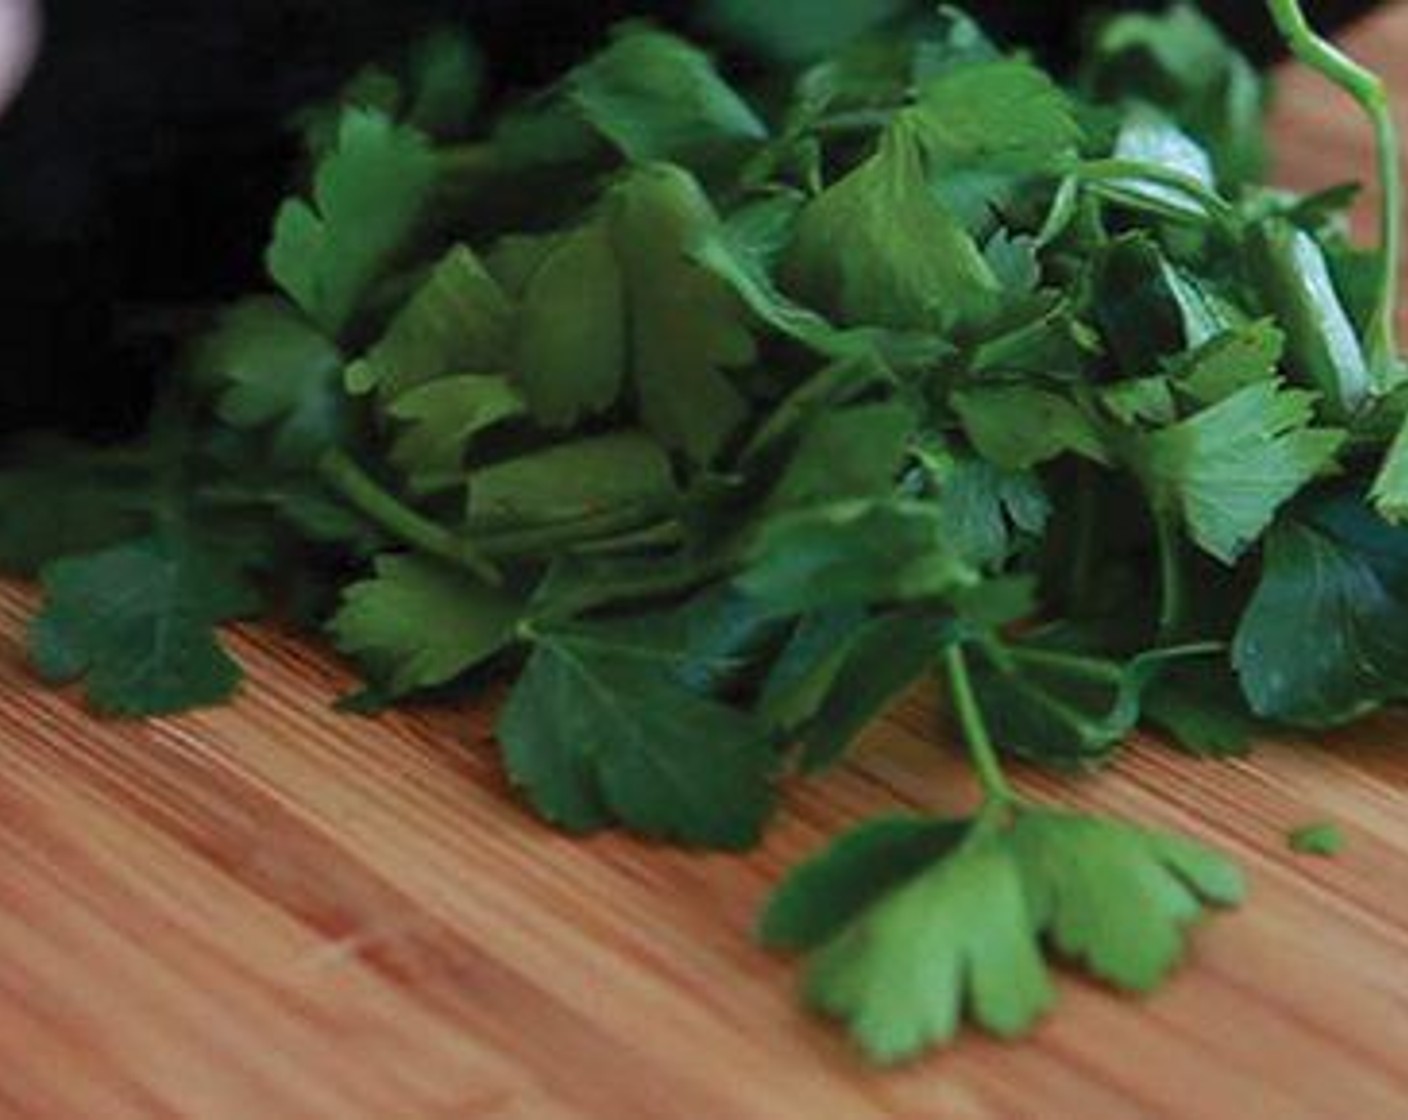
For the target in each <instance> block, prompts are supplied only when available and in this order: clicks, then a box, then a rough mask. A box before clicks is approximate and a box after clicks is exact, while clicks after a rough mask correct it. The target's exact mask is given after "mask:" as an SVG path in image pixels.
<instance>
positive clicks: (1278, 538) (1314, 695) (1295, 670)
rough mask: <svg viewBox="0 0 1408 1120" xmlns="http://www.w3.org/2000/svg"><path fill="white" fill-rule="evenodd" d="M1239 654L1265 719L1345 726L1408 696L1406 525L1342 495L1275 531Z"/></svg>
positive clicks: (1247, 687) (1248, 688) (1248, 689)
mask: <svg viewBox="0 0 1408 1120" xmlns="http://www.w3.org/2000/svg"><path fill="white" fill-rule="evenodd" d="M1233 659H1234V663H1235V665H1236V668H1237V673H1238V676H1239V677H1240V678H1241V682H1242V688H1243V691H1244V692H1245V693H1246V695H1247V699H1248V700H1249V701H1250V703H1251V706H1252V709H1253V710H1254V711H1255V712H1256V713H1257V714H1258V715H1260V716H1263V717H1265V718H1267V719H1273V720H1276V721H1278V722H1282V723H1290V724H1295V725H1299V726H1308V727H1325V726H1330V725H1334V724H1339V723H1345V722H1347V721H1349V720H1351V719H1353V718H1354V717H1356V716H1359V715H1362V714H1363V713H1365V712H1367V711H1370V710H1372V709H1373V708H1375V707H1377V706H1378V705H1379V704H1381V703H1383V702H1384V701H1386V700H1391V699H1395V698H1398V697H1402V696H1405V695H1408V530H1404V529H1400V528H1395V527H1394V526H1392V525H1389V524H1388V523H1386V522H1384V521H1382V520H1380V519H1379V518H1378V517H1377V516H1376V515H1375V514H1374V512H1373V511H1372V510H1371V509H1370V508H1368V507H1367V506H1366V505H1364V503H1363V502H1362V501H1361V500H1360V499H1359V498H1358V497H1357V496H1356V495H1352V494H1340V495H1334V496H1330V497H1327V498H1324V499H1321V500H1316V501H1314V502H1311V503H1309V504H1307V505H1305V506H1304V507H1303V508H1300V509H1297V510H1296V511H1294V513H1293V514H1292V516H1289V517H1287V518H1285V519H1284V520H1282V522H1281V523H1280V524H1278V525H1276V526H1275V527H1274V528H1273V529H1272V530H1271V532H1270V534H1269V535H1268V536H1267V540H1266V552H1265V561H1264V564H1263V569H1262V575H1261V582H1260V584H1259V585H1258V587H1257V589H1256V591H1255V593H1254V594H1253V595H1252V598H1251V602H1250V603H1249V604H1248V605H1247V609H1246V613H1245V614H1244V616H1243V617H1242V621H1241V624H1240V626H1239V627H1238V630H1237V637H1236V641H1235V644H1234V646H1233Z"/></svg>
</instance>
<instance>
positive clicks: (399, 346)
mask: <svg viewBox="0 0 1408 1120" xmlns="http://www.w3.org/2000/svg"><path fill="white" fill-rule="evenodd" d="M512 322H513V307H512V304H511V303H510V302H509V300H508V297H507V296H506V295H505V294H504V292H503V291H502V289H500V287H499V285H498V283H497V282H496V281H495V280H494V279H493V277H491V276H490V275H489V273H488V272H487V271H486V270H485V268H484V265H483V263H482V262H481V261H480V260H479V258H478V256H476V255H475V253H474V251H473V250H472V249H469V248H466V247H465V246H463V245H459V246H456V247H455V248H453V249H451V250H450V251H449V252H448V253H446V254H445V256H444V257H443V258H441V260H440V261H439V262H438V263H437V264H436V265H435V267H434V269H433V270H432V271H431V273H430V275H429V277H428V278H427V279H426V280H425V282H424V283H423V284H422V285H421V286H420V288H419V289H418V290H417V291H416V293H415V294H414V295H413V296H412V297H411V298H410V300H409V301H408V302H407V303H406V305H405V306H404V307H403V308H402V309H401V310H400V312H399V313H398V314H397V315H396V317H395V318H394V319H392V321H391V325H390V326H389V327H388V328H387V330H386V334H385V335H384V336H383V337H382V339H381V340H380V341H379V342H378V343H377V344H376V345H375V346H373V347H372V348H371V349H370V350H369V351H368V352H367V353H366V355H365V356H363V357H362V358H360V359H359V360H358V361H356V362H354V363H352V365H351V366H349V367H348V370H347V386H348V388H349V389H350V390H351V391H352V392H353V393H358V394H364V393H371V392H373V391H374V392H376V393H377V395H378V396H379V398H380V399H381V400H383V401H394V400H396V398H398V397H399V396H400V395H401V394H403V393H406V392H409V391H410V390H411V389H415V388H418V387H419V386H422V385H424V384H426V383H427V382H431V381H434V380H436V379H437V378H441V377H449V376H452V375H458V374H486V375H492V374H507V373H508V372H509V370H508V369H507V368H506V367H507V364H508V362H507V358H506V354H507V352H508V349H509V341H510V338H511V333H510V331H511V327H512Z"/></svg>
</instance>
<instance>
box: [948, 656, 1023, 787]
mask: <svg viewBox="0 0 1408 1120" xmlns="http://www.w3.org/2000/svg"><path fill="white" fill-rule="evenodd" d="M944 666H945V668H946V669H947V670H948V684H949V689H950V690H951V691H952V693H953V705H954V708H955V710H956V711H957V713H958V722H959V726H960V727H962V729H963V737H964V739H965V740H967V744H968V753H969V756H970V757H971V758H972V760H973V767H974V769H975V770H977V772H978V781H979V782H980V783H981V784H982V787H983V795H984V797H986V799H987V801H988V803H989V804H990V805H1010V804H1011V803H1012V802H1014V801H1016V800H1017V794H1016V791H1014V790H1013V789H1012V786H1011V784H1010V783H1009V782H1008V781H1007V775H1006V774H1005V773H1004V772H1003V769H1002V762H1001V760H1000V759H999V758H998V754H997V746H996V744H994V743H993V741H992V736H991V735H990V734H989V733H988V724H987V720H986V719H984V718H983V709H982V707H981V706H980V705H979V703H978V697H977V694H976V693H974V691H973V678H972V677H971V676H970V675H969V673H968V659H967V658H966V657H965V656H964V655H963V649H962V647H961V646H958V645H951V646H949V647H948V649H946V650H944Z"/></svg>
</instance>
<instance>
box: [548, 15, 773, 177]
mask: <svg viewBox="0 0 1408 1120" xmlns="http://www.w3.org/2000/svg"><path fill="white" fill-rule="evenodd" d="M566 84H567V89H568V91H569V92H568V95H569V96H570V98H571V100H572V103H573V105H574V106H576V108H577V110H578V111H579V112H580V113H581V114H582V116H583V117H585V118H586V119H587V120H588V121H589V122H591V124H592V127H594V128H595V129H596V130H597V131H598V132H600V133H601V134H602V135H603V136H605V137H606V138H607V139H608V140H610V141H611V143H612V144H614V145H615V146H616V147H617V148H618V149H620V151H621V153H622V154H623V155H625V156H626V157H627V158H628V159H631V160H635V161H637V162H640V163H649V162H652V161H656V160H672V161H675V162H680V163H689V162H691V160H692V159H701V158H707V157H708V156H709V155H711V154H715V153H717V152H718V151H719V149H720V148H724V149H727V148H728V147H729V146H732V145H736V144H738V143H740V142H741V143H748V142H757V141H761V140H763V139H765V138H766V137H767V127H766V126H765V125H764V124H763V122H762V121H761V120H760V119H759V118H758V116H757V114H756V113H754V112H753V110H752V109H750V108H749V107H748V105H747V103H746V102H745V101H744V100H743V99H742V98H741V97H739V96H738V94H737V93H735V92H734V91H733V90H732V89H731V88H730V87H729V86H728V85H727V84H725V82H724V80H723V79H722V78H721V77H720V76H719V74H718V71H716V70H715V69H714V66H713V64H712V63H711V62H710V61H709V58H708V56H707V55H705V54H704V53H703V52H702V51H700V50H698V49H697V48H695V47H693V46H691V45H690V44H689V43H687V42H686V41H684V40H683V39H680V38H678V37H676V36H674V35H670V34H667V33H665V32H663V31H656V30H653V29H651V28H649V27H644V26H640V25H627V26H626V27H625V28H623V29H621V30H620V31H618V32H617V35H616V39H615V41H614V42H613V43H612V44H611V45H610V46H609V47H608V48H607V49H606V50H604V51H603V52H602V53H601V54H599V55H597V56H596V57H595V58H593V59H591V60H590V61H589V62H587V63H585V64H583V65H582V66H579V67H578V68H577V69H576V70H574V71H573V72H572V73H571V74H570V75H569V76H568V78H567V83H566Z"/></svg>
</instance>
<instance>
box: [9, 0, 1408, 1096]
mask: <svg viewBox="0 0 1408 1120" xmlns="http://www.w3.org/2000/svg"><path fill="white" fill-rule="evenodd" d="M1355 45H1356V47H1357V49H1359V50H1360V51H1361V53H1363V54H1365V55H1367V56H1368V57H1370V58H1371V59H1372V60H1373V61H1376V62H1377V63H1379V64H1381V65H1385V64H1393V63H1394V61H1395V60H1404V62H1399V63H1398V64H1397V66H1396V69H1398V71H1399V72H1400V73H1401V74H1402V76H1403V85H1404V88H1405V89H1408V65H1405V62H1408V7H1405V6H1403V5H1395V6H1394V8H1393V9H1392V10H1391V11H1389V12H1388V13H1386V14H1385V15H1384V16H1383V17H1380V18H1379V19H1378V20H1377V21H1375V22H1374V23H1372V24H1370V25H1368V26H1366V27H1365V28H1363V29H1361V31H1360V33H1359V34H1358V35H1357V36H1356V38H1355ZM1391 68H1392V67H1391ZM1278 131H1279V134H1280V136H1281V139H1282V152H1283V154H1284V168H1283V177H1284V179H1285V180H1286V181H1288V182H1294V183H1295V184H1297V185H1300V186H1311V185H1316V184H1321V183H1324V182H1326V181H1334V180H1339V179H1342V178H1345V177H1346V176H1347V174H1349V173H1351V172H1352V173H1356V174H1357V173H1361V172H1362V171H1363V170H1364V168H1365V160H1366V151H1367V140H1366V137H1365V136H1364V135H1363V133H1362V130H1361V129H1360V128H1359V127H1358V125H1357V123H1354V118H1353V117H1352V116H1351V114H1350V111H1349V109H1348V107H1347V106H1346V105H1345V104H1344V103H1343V101H1342V100H1341V99H1339V98H1338V97H1336V96H1334V95H1332V94H1330V93H1328V92H1327V91H1326V90H1325V88H1324V86H1323V85H1322V84H1321V83H1319V82H1317V81H1314V80H1311V79H1309V78H1307V77H1305V76H1296V77H1293V78H1291V79H1289V80H1288V81H1287V83H1286V88H1285V94H1284V101H1283V106H1282V111H1281V117H1280V126H1279V130H1278ZM31 607H32V594H31V593H30V592H29V591H27V590H25V589H23V588H19V587H15V586H4V587H0V1116H3V1117H5V1118H7V1120H11V1118H12V1120H48V1118H53V1120H159V1118H166V1117H182V1118H198V1120H302V1118H305V1117H306V1118H309V1120H361V1118H365V1120H400V1118H406V1120H421V1118H426V1120H431V1118H442V1117H443V1118H447V1120H448V1118H455V1120H480V1118H483V1120H489V1118H494V1120H509V1118H521V1120H657V1118H659V1120H882V1118H883V1120H900V1118H903V1120H1106V1118H1109V1120H1126V1118H1142V1117H1169V1118H1179V1120H1253V1118H1261V1117H1268V1118H1274V1120H1297V1118H1302V1117H1304V1118H1310V1117H1324V1118H1336V1120H1338V1118H1345V1117H1353V1118H1355V1120H1400V1118H1402V1117H1404V1116H1408V717H1403V716H1395V717H1382V718H1379V719H1375V720H1371V721H1369V722H1367V723H1365V724H1363V725H1361V726H1359V727H1357V728H1355V729H1354V730H1353V731H1351V732H1347V733H1344V734H1341V735H1337V736H1334V737H1333V738H1329V739H1326V740H1323V741H1321V742H1318V743H1310V742H1295V743H1292V742H1285V743H1274V744H1267V745H1266V746H1265V747H1264V749H1263V750H1262V751H1261V752H1260V753H1259V754H1258V755H1257V756H1256V758H1255V759H1254V760H1253V761H1250V762H1245V763H1236V764H1231V765H1200V764H1197V763H1194V762H1190V761H1188V760H1186V759H1182V758H1178V757H1175V756H1173V755H1171V754H1169V753H1167V752H1165V751H1162V750H1160V749H1159V748H1158V747H1157V746H1156V745H1154V744H1148V743H1143V744H1139V745H1137V747H1136V749H1135V750H1133V751H1132V752H1131V753H1130V755H1129V756H1128V757H1127V759H1126V760H1125V761H1124V762H1123V763H1121V764H1120V765H1119V766H1118V767H1117V769H1116V770H1114V771H1113V772H1111V773H1109V774H1106V775H1103V776H1100V777H1098V778H1094V779H1090V780H1088V781H1083V782H1080V783H1076V784H1074V785H1072V784H1070V783H1052V782H1049V781H1047V780H1046V779H1043V778H1041V777H1039V776H1037V775H1030V774H1028V775H1023V784H1024V786H1025V787H1026V788H1027V789H1028V790H1029V791H1030V792H1031V793H1033V794H1034V795H1036V796H1040V797H1049V798H1053V799H1061V800H1066V801H1071V802H1078V803H1080V804H1082V805H1086V806H1091V807H1096V808H1099V809H1102V810H1105V811H1108V812H1111V813H1118V814H1126V815H1129V816H1133V817H1137V818H1139V819H1141V820H1145V821H1149V822H1158V823H1163V824H1167V825H1170V826H1173V827H1176V828H1181V829H1186V830H1188V831H1190V832H1192V833H1194V834H1197V835H1200V836H1203V837H1206V838H1208V839H1211V840H1213V841H1214V842H1216V843H1219V844H1221V845H1223V846H1224V847H1225V848H1227V849H1228V850H1229V851H1231V852H1232V853H1234V854H1235V855H1236V856H1237V857H1239V858H1240V859H1242V860H1243V861H1244V862H1245V863H1246V865H1247V866H1248V868H1249V869H1250V871H1251V872H1252V874H1253V876H1254V895H1253V898H1252V900H1251V902H1250V904H1249V905H1248V907H1247V908H1246V909H1245V911H1244V912H1242V913H1240V914H1238V915H1235V916H1232V917H1228V918H1225V919H1220V920H1218V921H1216V922H1214V923H1213V924H1211V925H1210V926H1208V927H1207V928H1206V929H1205V930H1203V931H1202V932H1201V933H1200V935H1199V937H1198V938H1197V942H1196V951H1195V954H1194V958H1193V960H1192V961H1191V962H1190V964H1189V966H1188V967H1187V968H1186V969H1185V970H1184V971H1183V972H1182V974H1181V975H1180V976H1179V977H1178V979H1177V980H1176V981H1175V982H1174V983H1173V984H1172V986H1171V987H1170V988H1169V989H1167V990H1166V991H1165V992H1164V993H1162V994H1161V995H1159V996H1158V997H1157V998H1155V999H1152V1000H1150V1001H1147V1002H1145V1003H1135V1002H1131V1001H1127V1000H1123V999H1119V998H1115V997H1113V996H1111V995H1109V994H1107V993H1106V992H1104V991H1102V990H1100V989H1098V988H1096V987H1094V986H1092V985H1089V984H1086V983H1083V982H1080V981H1076V980H1070V981H1067V982H1066V983H1065V984H1064V997H1065V998H1064V1002H1063V1005H1062V1007H1061V1009H1060V1011H1059V1012H1058V1014H1056V1015H1055V1016H1053V1017H1052V1018H1051V1019H1050V1020H1049V1022H1048V1023H1047V1024H1046V1025H1045V1026H1044V1027H1043V1028H1042V1029H1041V1030H1040V1032H1039V1033H1038V1035H1037V1036H1036V1037H1035V1039H1034V1040H1032V1041H1031V1042H1030V1043H1028V1044H1025V1045H1021V1046H1016V1047H1011V1046H1002V1045H999V1044H996V1043H994V1042H991V1041H989V1040H986V1039H984V1038H980V1037H976V1036H974V1037H970V1038H968V1039H967V1040H965V1041H964V1042H963V1044H962V1045H960V1046H959V1047H958V1048H957V1049H955V1050H954V1051H952V1052H950V1053H947V1054H944V1055H941V1056H938V1057H935V1058H933V1059H932V1060H928V1061H925V1062H922V1063H919V1064H918V1065H916V1066H913V1067H911V1068H908V1069H905V1070H903V1071H899V1072H895V1073H885V1074H881V1073H876V1072H874V1071H872V1070H869V1069H867V1068H866V1067H865V1066H863V1065H862V1064H861V1063H860V1062H859V1061H858V1060H857V1059H856V1057H855V1056H854V1054H853V1053H852V1052H851V1051H850V1049H849V1048H848V1047H847V1045H846V1044H845V1043H844V1041H843V1040H842V1039H841V1037H840V1036H839V1035H838V1033H837V1032H835V1031H834V1030H832V1029H831V1028H829V1027H827V1026H826V1025H824V1024H819V1023H817V1022H815V1021H813V1020H812V1019H810V1018H808V1017H807V1016H806V1015H805V1014H803V1013H802V1012H801V1011H799V1010H798V1008H797V1006H796V1004H795V1001H794V999H793V993H792V990H791V981H792V976H791V969H790V967H789V965H788V964H787V963H786V962H782V961H778V960H775V959H772V958H769V957H768V956H767V955H765V954H764V953H762V952H761V951H760V950H759V949H757V948H756V947H755V946H754V945H753V943H752V942H751V940H750V929H751V925H752V922H753V919H754V914H755V912H756V909H757V907H758V904H759V901H760V900H761V899H762V898H763V896H764V895H765V893H766V892H767V890H768V888H769V887H770V885H771V884H772V883H773V882H774V881H775V880H776V879H777V878H778V876H779V875H780V874H781V872H782V869H783V868H784V867H785V866H786V865H787V864H788V863H789V862H791V861H792V860H794V859H796V858H797V857H799V856H801V855H803V854H805V853H806V852H809V851H811V850H812V849H813V848H815V847H816V846H817V845H819V844H821V843H822V842H823V841H824V839H825V838H826V837H827V836H829V835H831V834H832V833H834V832H835V831H836V830H838V829H840V828H842V827H844V826H845V825H847V824H848V823H850V822H853V821H855V820H857V819H859V818H861V817H863V816H865V815H866V814H868V813H872V812H875V811H879V810H887V809H889V810H893V809H895V808H899V807H920V808H926V809H934V808H943V809H950V810H956V809H960V808H962V807H964V806H966V805H967V804H969V803H970V801H971V798H972V794H973V790H972V789H971V787H970V785H969V782H968V779H967V777H966V776H965V772H964V769H963V767H962V766H961V765H959V764H958V763H957V761H956V760H955V759H954V758H953V757H952V755H951V754H950V753H949V752H948V751H947V750H946V749H945V748H944V747H943V746H942V744H943V742H944V736H943V732H942V729H941V728H939V727H938V726H937V720H936V717H935V716H934V714H933V711H932V709H931V708H930V707H929V705H928V703H927V701H926V699H925V698H924V697H918V698H916V699H915V700H914V701H913V702H911V703H909V704H907V705H905V706H903V707H902V708H901V709H900V710H899V711H897V712H896V713H895V714H894V716H893V717H892V718H890V719H889V720H888V721H886V722H885V723H884V724H883V725H882V726H880V727H877V728H876V729H875V730H874V732H873V733H872V734H871V736H870V738H869V741H868V743H867V745H866V749H865V751H864V752H863V754H862V757H861V758H860V760H859V761H858V762H857V763H856V764H855V765H853V766H850V767H848V768H847V769H845V770H844V771H842V772H840V773H838V774H835V775H833V776H831V777H829V778H827V779H825V780H823V781H821V782H818V783H816V784H814V785H810V786H807V787H805V788H798V789H796V790H794V791H792V792H791V794H790V795H789V799H788V806H787V810H786V812H785V813H784V814H783V817H782V819H781V821H780V822H779V824H778V826H777V828H776V829H775V831H774V832H773V833H772V835H771V837H770V838H769V840H768V842H767V844H766V846H765V847H764V848H763V850H761V851H759V852H757V853H755V854H753V855H750V856H747V857H701V856H691V855H686V854H681V853H679V852H673V851H668V850H663V849H659V848H655V847H651V846H648V845H644V844H640V843H636V842H633V841H630V840H627V839H624V838H621V837H615V836H608V837H604V838H600V839H597V840H593V841H590V842H579V841H572V840H568V839H565V838H563V837H561V836H558V835H555V834H554V833H552V832H550V831H548V830H546V829H544V828H542V827H540V826H539V825H538V824H536V823H535V822H534V821H533V820H532V819H531V818H530V817H529V816H527V815H526V814H525V813H524V812H522V811H521V810H520V808H519V807H518V806H517V804H516V803H515V802H514V800H513V799H512V797H511V796H509V794H508V792H507V790H506V789H505V787H504V783H503V779H502V776H501V774H500V771H499V769H498V766H497V764H496V762H495V759H494V752H493V748H492V743H491V742H490V732H489V726H490V715H489V714H488V712H487V710H466V711H426V712H417V713H407V714H398V715H393V716H389V717H386V718H383V719H379V720H376V721H368V720H363V719H357V718H352V717H343V716H338V715H336V714H333V713H332V712H331V711H330V709H329V707H328V705H329V703H330V702H331V701H332V700H333V699H334V698H335V697H336V696H337V695H338V694H339V693H340V692H341V691H342V690H343V689H345V688H347V687H348V685H349V678H348V677H347V676H346V674H345V673H344V672H343V671H342V670H341V669H340V668H339V667H337V666H336V665H335V664H333V663H332V662H331V661H330V660H329V659H328V658H327V657H325V656H324V655H322V654H321V653H318V652H316V651H315V650H313V649H312V648H311V647H310V646H308V645H307V644H305V643H303V642H301V641H298V640H295V639H293V638H290V637H287V636H285V635H282V634H280V633H278V632H275V631H273V630H269V629H264V628H250V629H244V630H240V631H239V632H237V633H236V635H235V636H234V639H233V642H234V650H235V652H236V654H237V656H238V657H239V658H240V660H241V661H242V662H243V663H244V665H245V667H246V668H247V669H248V671H249V673H250V677H251V681H252V683H251V684H250V686H249V687H248V688H247V690H246V692H245V694H244V695H243V696H242V697H241V698H240V700H239V701H238V702H237V703H236V704H234V705H233V706H231V707H229V708H225V709H221V710H219V711H213V712H207V713H200V714H197V715H192V716H189V717H185V718H181V719H174V720H166V721H160V722H157V723H153V724H132V723H121V724H119V723H103V722H98V721H95V720H93V719H91V718H89V717H88V716H86V715H85V714H84V712H83V710H82V708H81V705H80V703H79V701H78V700H77V699H76V698H75V697H74V696H73V695H68V694H59V693H55V692H51V691H48V690H45V689H44V688H42V687H40V686H39V685H38V683H37V682H36V681H35V680H33V679H32V677H31V675H30V674H29V671H28V670H27V669H26V668H25V667H24V664H23V658H22V656H21V649H20V634H21V633H22V629H23V626H24V623H25V619H26V617H27V615H28V613H29V611H30V609H31ZM1307 639H1308V640H1313V636H1307ZM1318 818H1333V819H1335V820H1338V821H1340V822H1343V824H1344V825H1345V826H1346V830H1347V833H1348V837H1349V841H1350V847H1349V850H1348V853H1347V854H1346V855H1345V856H1343V857H1342V858H1340V859H1338V860H1335V861H1321V860H1309V859H1305V858H1297V857H1294V856H1292V855H1291V854H1289V853H1288V851H1287V850H1286V846H1285V832H1286V830H1287V829H1288V828H1289V827H1291V826H1294V825H1296V824H1299V823H1303V822H1305V821H1307V820H1311V819H1318Z"/></svg>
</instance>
